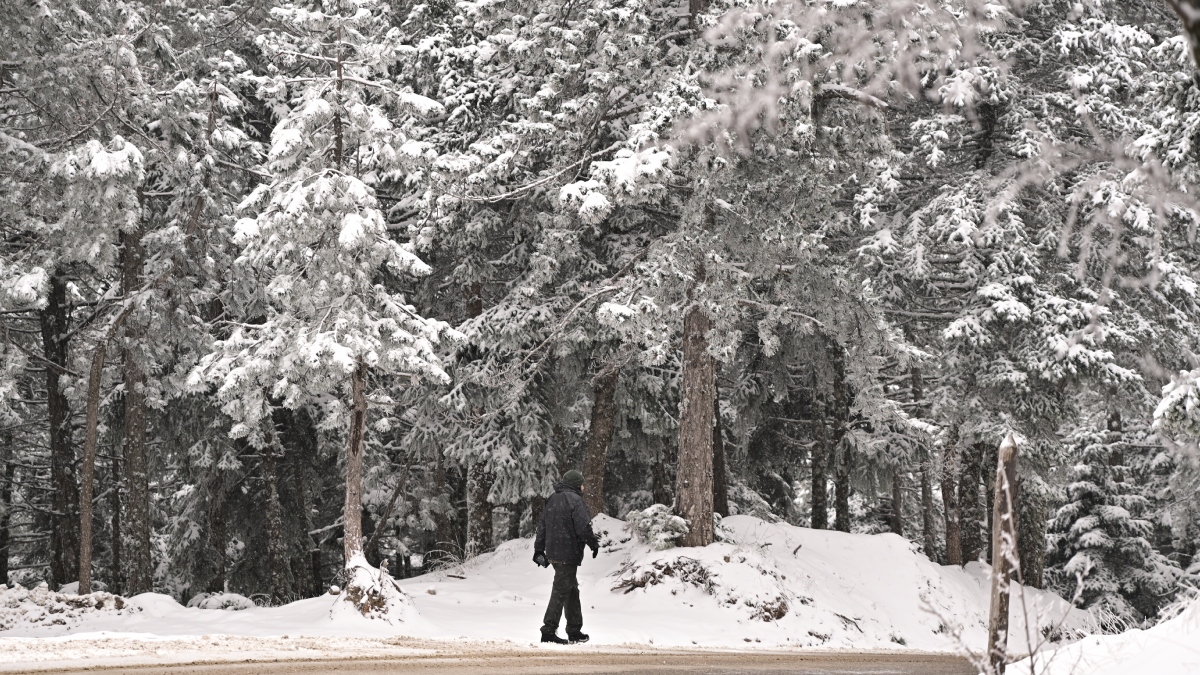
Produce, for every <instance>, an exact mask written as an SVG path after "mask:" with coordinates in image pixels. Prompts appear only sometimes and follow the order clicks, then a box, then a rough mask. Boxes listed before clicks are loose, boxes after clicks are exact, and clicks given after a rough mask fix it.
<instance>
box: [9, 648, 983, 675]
mask: <svg viewBox="0 0 1200 675" xmlns="http://www.w3.org/2000/svg"><path fill="white" fill-rule="evenodd" d="M31 672H33V671H31ZM36 672H39V673H43V674H46V673H54V674H55V675H85V673H86V674H87V675H96V674H97V673H127V674H128V675H324V674H326V673H328V674H330V675H384V674H385V673H387V674H395V675H404V674H409V673H413V674H419V675H574V674H576V673H579V674H580V675H609V674H611V675H618V674H619V675H668V674H670V673H698V674H703V675H885V674H886V675H976V673H977V671H976V670H974V669H973V668H972V667H971V666H970V664H969V663H968V662H967V661H965V660H963V659H960V658H956V657H951V656H929V655H915V656H910V655H899V654H836V653H829V654H780V653H762V652H757V653H729V652H713V653H696V652H662V653H617V654H606V653H601V652H579V653H574V654H546V653H545V652H531V653H519V654H514V653H512V652H503V653H496V654H491V655H489V654H471V655H467V656H461V657H458V656H450V655H438V656H429V657H424V656H414V657H408V658H402V659H354V660H343V661H307V662H296V661H292V662H274V663H263V662H257V663H233V664H230V663H223V664H205V665H187V666H136V667H134V666H120V667H111V668H105V667H100V668H97V667H92V668H80V669H68V670H54V671H45V670H41V671H36Z"/></svg>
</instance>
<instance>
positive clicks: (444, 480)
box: [433, 449, 454, 553]
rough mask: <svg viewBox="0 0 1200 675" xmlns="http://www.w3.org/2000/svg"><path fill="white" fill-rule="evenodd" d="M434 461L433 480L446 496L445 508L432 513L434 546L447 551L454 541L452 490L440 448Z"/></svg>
mask: <svg viewBox="0 0 1200 675" xmlns="http://www.w3.org/2000/svg"><path fill="white" fill-rule="evenodd" d="M435 460H436V463H435V464H434V469H433V482H434V484H435V485H436V487H437V488H438V489H440V490H441V491H442V493H441V495H442V496H445V497H446V504H447V508H446V509H445V510H438V511H437V512H435V513H434V538H435V539H436V540H437V541H435V542H434V547H435V548H436V549H437V551H438V552H442V553H444V552H447V551H448V550H449V548H450V547H451V546H452V544H453V543H454V531H453V527H452V524H451V520H452V518H451V511H453V509H454V497H453V491H452V490H451V489H450V476H449V475H448V474H447V472H446V458H445V457H444V456H443V455H442V451H441V449H438V451H437V457H436V458H435Z"/></svg>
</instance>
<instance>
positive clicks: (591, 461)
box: [583, 365, 621, 516]
mask: <svg viewBox="0 0 1200 675" xmlns="http://www.w3.org/2000/svg"><path fill="white" fill-rule="evenodd" d="M620 376H621V369H620V368H619V367H617V366H611V365H610V366H606V367H604V368H602V369H601V370H600V372H599V373H596V376H595V377H594V378H593V379H592V391H593V396H592V401H593V402H592V424H591V427H590V428H589V429H588V442H587V450H586V451H585V453H586V454H584V456H583V480H584V483H583V485H584V489H583V499H584V501H585V502H586V503H587V506H588V511H590V512H591V514H592V515H593V516H596V515H599V514H601V513H604V472H605V471H606V470H607V468H608V446H609V444H610V443H612V435H613V427H614V426H615V425H616V418H617V409H616V403H615V399H616V392H617V380H618V379H620Z"/></svg>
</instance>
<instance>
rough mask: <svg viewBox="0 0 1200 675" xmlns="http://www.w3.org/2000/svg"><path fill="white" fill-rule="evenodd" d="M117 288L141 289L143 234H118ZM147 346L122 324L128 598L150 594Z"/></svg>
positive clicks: (131, 325) (138, 330)
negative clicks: (143, 350)
mask: <svg viewBox="0 0 1200 675" xmlns="http://www.w3.org/2000/svg"><path fill="white" fill-rule="evenodd" d="M122 240H123V242H124V245H125V246H124V250H123V251H122V255H121V286H122V289H123V291H124V293H125V294H126V296H129V295H130V294H132V293H135V292H136V291H137V290H138V289H139V288H141V286H142V265H143V260H144V257H145V252H144V250H143V248H142V231H141V228H140V227H139V229H138V230H137V232H136V233H134V234H129V235H126V234H122ZM144 340H145V334H144V331H143V329H142V326H141V325H139V324H138V323H137V322H136V321H134V322H127V323H126V324H125V349H124V351H123V354H122V356H123V360H124V368H125V481H126V482H125V487H126V490H127V495H126V498H125V502H126V509H127V510H126V514H125V515H126V526H127V527H128V528H129V583H128V586H129V588H128V590H129V593H130V594H131V595H133V594H137V593H146V592H149V591H151V590H153V586H154V563H153V561H152V560H151V556H150V469H149V458H148V457H147V454H146V392H145V382H146V374H145V371H144V370H143V369H142V367H141V364H140V363H139V361H138V359H139V355H138V351H137V345H139V344H141V343H142V342H143V341H144Z"/></svg>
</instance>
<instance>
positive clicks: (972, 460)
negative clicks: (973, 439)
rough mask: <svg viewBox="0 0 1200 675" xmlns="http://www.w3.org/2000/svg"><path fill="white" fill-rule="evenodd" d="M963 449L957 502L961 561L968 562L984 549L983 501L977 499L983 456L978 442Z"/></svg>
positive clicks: (977, 557)
mask: <svg viewBox="0 0 1200 675" xmlns="http://www.w3.org/2000/svg"><path fill="white" fill-rule="evenodd" d="M963 450H964V451H963V454H962V459H963V462H962V473H961V474H960V476H959V479H958V480H959V482H958V504H959V508H960V512H961V514H962V556H963V562H964V563H968V562H971V561H972V560H979V557H980V555H981V554H982V553H983V551H984V542H983V521H984V514H983V503H982V502H981V500H980V499H979V487H980V479H981V477H982V476H981V475H980V474H982V473H983V456H982V453H981V452H980V450H981V448H980V446H979V444H973V445H971V446H970V447H967V448H964V449H963Z"/></svg>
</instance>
